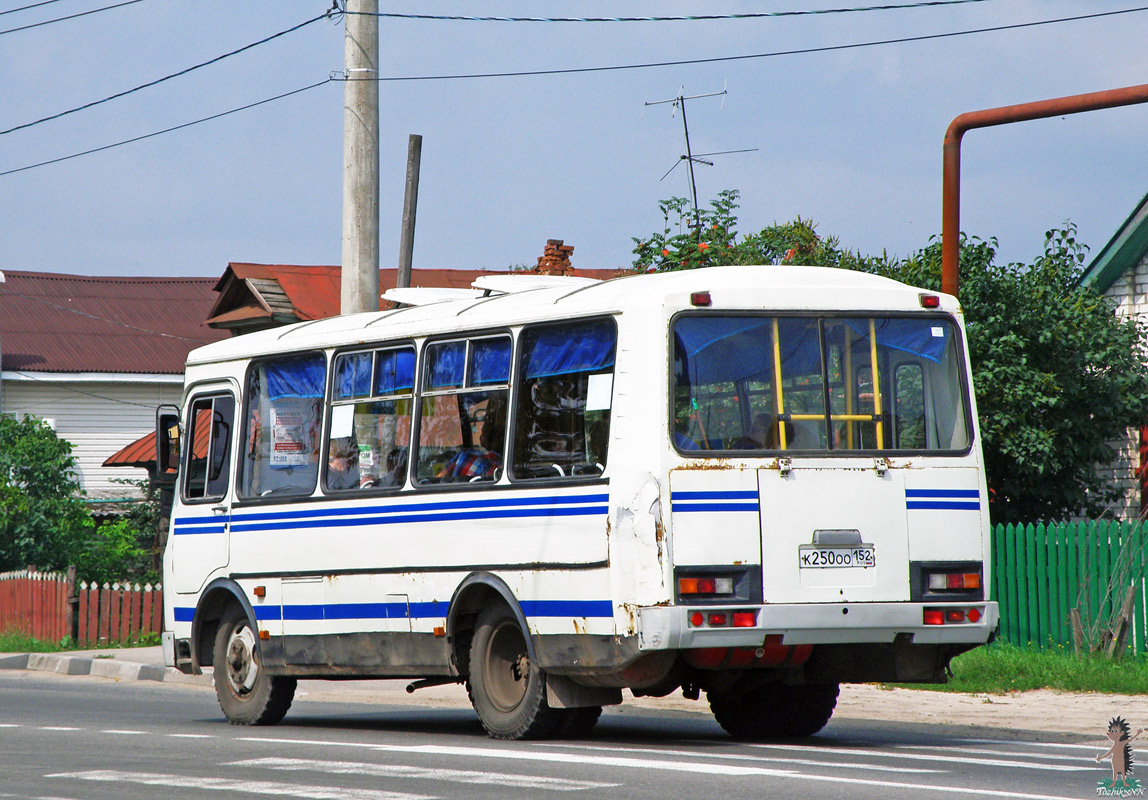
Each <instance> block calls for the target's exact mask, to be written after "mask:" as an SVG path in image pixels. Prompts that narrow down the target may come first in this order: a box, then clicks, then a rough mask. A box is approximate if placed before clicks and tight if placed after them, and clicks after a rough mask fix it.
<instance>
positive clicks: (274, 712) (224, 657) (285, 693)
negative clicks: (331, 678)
mask: <svg viewBox="0 0 1148 800" xmlns="http://www.w3.org/2000/svg"><path fill="white" fill-rule="evenodd" d="M256 636H257V634H256V632H255V629H254V628H252V627H251V622H250V621H249V620H248V619H247V615H246V614H245V613H243V611H242V609H239V608H236V607H232V608H231V609H229V610H228V611H227V613H225V614H224V615H223V619H221V620H220V621H219V629H218V631H216V634H215V649H214V651H213V653H212V655H213V659H212V664H213V675H214V677H215V696H216V697H217V698H219V707H220V708H222V709H223V714H224V716H225V717H227V719H228V721H229V722H230V723H231V724H232V725H274V724H275V723H276V722H278V721H279V720H281V719H283V716H284V715H285V714H286V713H287V709H288V708H290V707H291V701H292V700H293V699H294V697H295V683H296V681H295V679H294V678H284V677H280V676H272V675H268V674H267V672H266V670H264V669H263V665H262V663H261V662H260V659H259V645H258V640H257V638H256Z"/></svg>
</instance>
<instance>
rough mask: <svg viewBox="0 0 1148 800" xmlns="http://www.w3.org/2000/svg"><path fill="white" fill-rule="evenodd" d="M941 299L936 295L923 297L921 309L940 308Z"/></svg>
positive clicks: (923, 295)
mask: <svg viewBox="0 0 1148 800" xmlns="http://www.w3.org/2000/svg"><path fill="white" fill-rule="evenodd" d="M940 307H941V298H940V297H938V296H937V295H935V294H922V295H921V308H940Z"/></svg>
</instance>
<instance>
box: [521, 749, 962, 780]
mask: <svg viewBox="0 0 1148 800" xmlns="http://www.w3.org/2000/svg"><path fill="white" fill-rule="evenodd" d="M541 746H543V747H566V748H570V749H572V750H601V749H603V748H602V747H601V746H595V745H588V744H559V743H553V744H545V743H543V744H542V745H541ZM609 750H610V752H611V753H645V754H647V755H651V756H657V755H663V756H692V757H694V758H720V759H729V760H732V761H754V762H763V761H770V762H777V763H780V764H801V765H802V766H809V767H819V768H824V769H848V770H855V769H866V770H874V771H876V772H907V773H911V774H914V775H930V774H938V773H940V772H943V770H939V769H926V768H924V767H887V766H885V765H884V764H858V763H857V762H855V761H838V762H833V761H819V760H815V759H809V758H783V757H777V758H774V757H772V756H747V755H743V754H739V753H700V752H697V751H694V750H666V749H662V748H658V749H654V748H651V747H610V748H609Z"/></svg>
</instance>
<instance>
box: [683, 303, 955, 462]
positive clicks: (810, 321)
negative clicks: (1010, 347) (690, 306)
mask: <svg viewBox="0 0 1148 800" xmlns="http://www.w3.org/2000/svg"><path fill="white" fill-rule="evenodd" d="M957 343H958V340H957V335H956V328H955V326H954V325H953V323H952V321H951V320H949V319H947V318H938V317H929V318H924V317H880V316H875V317H850V318H817V317H770V316H758V315H754V316H750V315H745V316H712V315H707V316H683V317H679V318H678V319H677V320H676V322H675V323H674V338H673V347H674V353H673V358H674V365H673V375H672V378H671V379H672V381H673V386H672V387H671V388H672V392H673V395H672V396H673V402H674V407H673V420H672V425H673V439H674V444H675V446H676V447H677V449H678V450H680V451H682V452H684V453H688V454H689V455H691V456H700V455H704V454H705V451H721V452H723V453H728V452H729V451H749V452H753V451H780V450H797V451H857V450H912V451H920V450H926V451H928V450H942V451H953V450H964V449H965V448H967V447H968V446H969V428H968V405H967V402H966V390H965V388H964V383H963V381H962V377H961V376H962V369H963V368H962V365H961V359H960V356H959V351H958V348H957Z"/></svg>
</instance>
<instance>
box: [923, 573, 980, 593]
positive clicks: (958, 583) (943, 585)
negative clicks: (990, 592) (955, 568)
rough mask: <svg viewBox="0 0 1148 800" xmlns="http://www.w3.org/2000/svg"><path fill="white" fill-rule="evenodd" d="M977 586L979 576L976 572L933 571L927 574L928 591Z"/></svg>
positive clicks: (974, 587) (963, 588) (978, 585)
mask: <svg viewBox="0 0 1148 800" xmlns="http://www.w3.org/2000/svg"><path fill="white" fill-rule="evenodd" d="M979 588H981V576H980V575H979V574H978V573H976V572H934V573H932V574H931V575H929V591H930V592H938V591H940V592H943V591H948V590H952V589H957V590H965V589H979Z"/></svg>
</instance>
